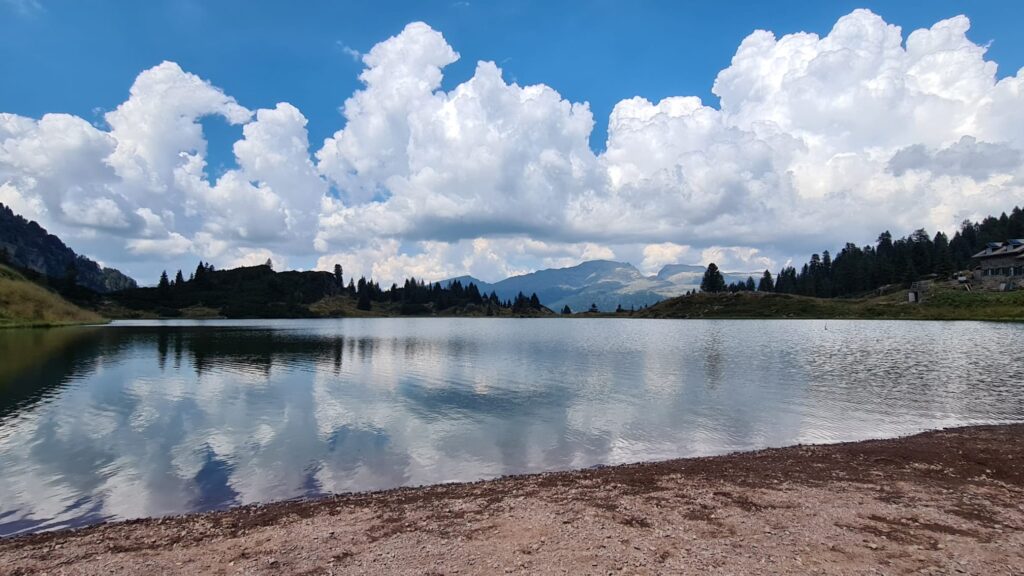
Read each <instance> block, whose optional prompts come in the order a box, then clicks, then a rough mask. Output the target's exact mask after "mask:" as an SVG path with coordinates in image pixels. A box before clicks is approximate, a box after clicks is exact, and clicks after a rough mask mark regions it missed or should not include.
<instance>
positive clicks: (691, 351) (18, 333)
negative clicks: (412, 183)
mask: <svg viewBox="0 0 1024 576" xmlns="http://www.w3.org/2000/svg"><path fill="white" fill-rule="evenodd" d="M1022 366H1024V325H1015V324H985V323H947V322H883V321H873V322H872V321H845V322H843V321H828V322H824V321H665V320H615V319H573V320H565V319H551V320H540V319H525V320H509V319H344V320H314V321H304V320H298V321H293V320H287V321H270V322H267V321H253V322H202V323H185V322H164V323H155V322H148V323H132V322H122V323H116V324H114V325H111V326H104V327H95V328H66V329H57V330H9V331H0V535H10V534H16V533H20V532H28V531H36V530H44V529H51V528H57V527H66V526H78V525H82V524H87V523H91V522H98V521H102V520H106V519H122V518H135V517H140V516H154V515H165V514H172V513H181V512H188V511H195V510H208V509H213V508H222V507H227V506H231V505H235V504H243V503H248V502H256V501H271V500H279V499H286V498H294V497H299V496H313V495H318V494H326V493H331V492H346V491H353V490H368V489H378V488H388V487H394V486H400V485H419V484H429V483H437V482H450V481H458V480H474V479H480V478H489V477H494V476H499V475H503V474H513V473H520V472H535V471H542V470H557V469H567V468H581V467H588V466H593V465H597V464H615V463H622V462H634V461H641V460H652V459H665V458H673V457H680V456H695V455H708V454H721V453H726V452H731V451H736V450H748V449H755V448H763V447H767V446H783V445H788V444H795V443H811V442H836V441H845V440H858V439H864V438H877V437H887V436H896V435H902V434H907V433H912V432H916V431H920V430H924V429H929V428H938V427H943V426H954V425H963V424H975V423H994V422H1010V421H1020V420H1024V376H1022V370H1021V367H1022Z"/></svg>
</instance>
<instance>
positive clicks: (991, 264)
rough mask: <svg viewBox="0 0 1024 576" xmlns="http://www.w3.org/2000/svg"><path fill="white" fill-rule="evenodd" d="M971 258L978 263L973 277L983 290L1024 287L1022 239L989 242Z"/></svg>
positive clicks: (1023, 240)
mask: <svg viewBox="0 0 1024 576" xmlns="http://www.w3.org/2000/svg"><path fill="white" fill-rule="evenodd" d="M973 258H974V259H975V260H977V261H978V268H977V269H976V270H975V277H976V279H977V280H978V281H980V282H981V283H982V285H983V286H984V287H985V288H989V289H1001V290H1005V289H1012V288H1015V287H1017V286H1024V239H1016V240H1009V241H1007V242H989V243H988V245H987V246H986V247H985V249H984V250H982V251H981V252H978V253H977V254H975V255H974V256H973Z"/></svg>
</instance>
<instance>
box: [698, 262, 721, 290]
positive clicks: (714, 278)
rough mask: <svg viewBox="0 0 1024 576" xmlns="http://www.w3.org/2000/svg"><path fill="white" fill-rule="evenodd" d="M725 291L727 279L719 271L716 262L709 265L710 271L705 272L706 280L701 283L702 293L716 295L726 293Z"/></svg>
mask: <svg viewBox="0 0 1024 576" xmlns="http://www.w3.org/2000/svg"><path fill="white" fill-rule="evenodd" d="M725 289H726V286H725V277H724V276H722V273H721V272H719V271H718V266H717V265H716V264H715V263H714V262H712V263H710V264H708V269H707V270H705V271H704V278H703V279H702V280H701V281H700V290H701V292H710V293H712V294H714V293H717V292H725Z"/></svg>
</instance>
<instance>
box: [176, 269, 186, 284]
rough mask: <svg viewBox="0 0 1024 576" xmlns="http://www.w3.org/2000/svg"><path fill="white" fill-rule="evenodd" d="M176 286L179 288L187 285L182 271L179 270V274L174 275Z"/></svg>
mask: <svg viewBox="0 0 1024 576" xmlns="http://www.w3.org/2000/svg"><path fill="white" fill-rule="evenodd" d="M174 285H175V287H178V288H180V287H182V286H184V285H185V277H184V276H182V275H181V270H178V273H177V274H175V275H174Z"/></svg>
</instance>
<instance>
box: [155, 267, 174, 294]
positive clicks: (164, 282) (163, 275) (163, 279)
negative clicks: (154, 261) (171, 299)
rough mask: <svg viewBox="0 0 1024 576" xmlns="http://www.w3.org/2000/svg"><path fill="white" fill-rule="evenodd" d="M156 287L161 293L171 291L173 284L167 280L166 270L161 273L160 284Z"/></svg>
mask: <svg viewBox="0 0 1024 576" xmlns="http://www.w3.org/2000/svg"><path fill="white" fill-rule="evenodd" d="M156 287H157V288H158V289H159V290H160V291H161V292H167V290H168V289H170V287H171V282H170V280H168V279H167V270H164V271H163V272H161V273H160V282H159V283H158V284H157V285H156Z"/></svg>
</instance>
